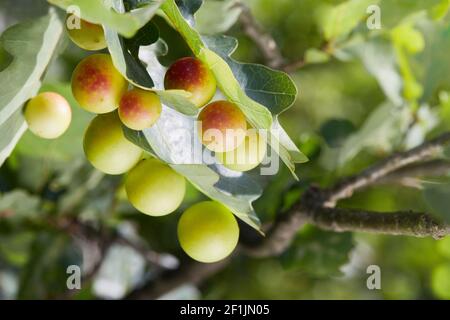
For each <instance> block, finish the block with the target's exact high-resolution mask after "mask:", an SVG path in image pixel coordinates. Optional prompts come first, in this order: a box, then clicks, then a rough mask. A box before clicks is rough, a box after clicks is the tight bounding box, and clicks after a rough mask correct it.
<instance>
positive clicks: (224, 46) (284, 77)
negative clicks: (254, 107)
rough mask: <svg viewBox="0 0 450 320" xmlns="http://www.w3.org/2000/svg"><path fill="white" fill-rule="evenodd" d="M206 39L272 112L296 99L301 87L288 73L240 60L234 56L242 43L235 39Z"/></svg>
mask: <svg viewBox="0 0 450 320" xmlns="http://www.w3.org/2000/svg"><path fill="white" fill-rule="evenodd" d="M202 39H203V41H204V42H205V45H206V46H207V47H208V48H209V49H211V50H212V51H214V52H216V53H217V54H218V55H219V56H220V57H221V58H222V59H223V60H224V61H225V62H226V63H227V64H228V65H229V66H230V68H231V70H232V71H233V75H234V77H235V78H236V80H237V81H238V82H239V84H240V86H241V88H243V89H244V90H245V93H246V94H247V95H248V96H249V97H250V98H252V99H253V100H255V101H256V102H259V103H260V104H262V105H264V106H265V107H267V108H268V109H269V110H270V112H271V113H272V114H275V115H276V114H280V113H282V112H283V111H285V110H286V109H287V108H289V107H290V106H291V105H292V104H293V103H294V102H295V99H296V98H297V87H296V86H295V84H294V82H293V81H292V79H291V77H290V76H289V75H288V74H286V73H284V72H282V71H278V70H273V69H270V68H268V67H266V66H263V65H260V64H254V63H240V62H237V61H236V60H234V59H232V58H231V57H230V56H231V55H232V54H233V52H234V51H235V50H236V48H237V46H238V42H237V40H236V39H235V38H232V37H228V36H203V37H202Z"/></svg>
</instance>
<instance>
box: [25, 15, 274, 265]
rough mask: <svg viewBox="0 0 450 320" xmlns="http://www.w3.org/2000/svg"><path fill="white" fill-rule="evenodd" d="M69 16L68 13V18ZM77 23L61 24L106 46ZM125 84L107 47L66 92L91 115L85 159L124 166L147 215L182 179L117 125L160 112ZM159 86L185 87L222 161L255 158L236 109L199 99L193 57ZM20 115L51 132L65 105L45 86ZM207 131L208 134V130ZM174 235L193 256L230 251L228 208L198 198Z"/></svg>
mask: <svg viewBox="0 0 450 320" xmlns="http://www.w3.org/2000/svg"><path fill="white" fill-rule="evenodd" d="M71 18H73V16H71V15H69V16H68V19H71ZM80 22H81V23H80V27H81V28H79V29H68V35H69V37H70V38H71V39H72V41H73V42H74V43H75V44H77V45H78V46H79V47H81V48H83V49H86V50H101V49H104V48H106V41H105V38H104V32H103V28H102V27H101V26H99V25H95V24H92V23H89V22H87V21H84V20H80ZM129 86H130V85H129V83H128V82H127V80H126V79H125V78H124V77H123V76H122V75H121V74H120V73H119V72H118V71H117V70H116V69H115V67H114V65H113V61H112V59H111V56H110V55H109V54H100V53H99V54H93V55H90V56H88V57H87V58H85V59H83V60H82V61H81V62H80V63H79V64H78V66H77V67H76V68H75V70H74V72H73V76H72V93H73V96H74V97H75V99H76V101H77V102H78V103H79V105H80V106H81V107H82V108H83V109H85V110H87V111H89V112H92V113H95V114H97V116H96V117H95V118H94V119H93V120H92V122H91V123H90V124H89V126H88V128H87V130H86V132H85V135H84V142H83V147H84V151H85V154H86V158H87V159H88V160H89V162H90V163H91V164H92V165H93V166H94V167H95V168H97V169H98V170H100V171H102V172H104V173H107V174H123V173H126V172H128V174H127V176H126V180H125V190H126V193H127V197H128V200H129V201H130V203H131V204H132V205H133V206H134V207H135V208H136V209H137V210H139V211H141V212H143V213H145V214H148V215H151V216H163V215H167V214H169V213H171V212H174V211H175V210H176V209H177V208H178V207H179V206H180V205H181V203H182V201H183V198H184V195H185V188H186V182H185V179H184V177H182V176H181V175H179V174H178V173H177V172H175V171H174V170H173V169H172V168H171V167H169V166H168V165H166V164H164V163H162V162H161V161H159V160H156V159H152V158H143V152H142V150H141V149H140V148H139V147H138V146H136V145H134V144H133V143H131V142H130V141H129V140H127V139H126V137H125V136H124V133H123V130H122V124H123V125H125V126H127V127H129V128H131V129H133V130H143V129H146V128H150V127H151V126H152V125H153V124H155V122H156V121H157V120H158V118H159V116H160V114H161V111H162V105H161V101H160V99H159V97H158V95H157V94H155V93H154V92H152V91H148V90H143V89H140V88H132V89H130V90H129ZM164 86H165V89H166V90H169V89H178V90H185V91H187V92H189V93H190V94H191V95H190V96H189V98H188V99H189V100H190V102H192V103H193V104H194V105H196V106H197V107H198V108H202V110H201V111H200V113H199V116H198V120H199V121H200V123H201V124H202V128H201V130H200V131H199V133H200V138H201V140H202V143H203V144H204V145H205V146H206V147H207V148H208V149H210V150H212V151H214V152H215V154H216V157H217V159H218V160H219V161H220V162H221V163H223V165H224V166H226V167H228V168H229V169H232V170H237V171H247V170H250V169H253V168H254V167H256V166H257V165H258V164H259V163H260V162H261V161H262V158H263V157H264V155H265V152H266V142H265V140H264V138H262V136H259V135H258V137H257V139H250V138H249V134H248V131H247V130H248V124H247V121H246V119H245V116H244V114H243V113H242V112H241V110H240V109H239V108H238V107H237V106H236V105H235V104H233V103H231V102H228V101H214V102H212V103H209V104H207V103H208V102H210V100H211V99H212V98H213V96H214V95H215V92H216V80H215V78H214V75H213V74H212V72H211V71H210V70H209V69H208V68H207V67H206V66H205V65H204V64H203V63H202V62H201V61H199V60H198V59H196V58H191V57H187V58H182V59H180V60H178V61H176V62H175V63H173V64H172V65H171V66H170V67H169V69H168V70H167V73H166V75H165V78H164ZM206 104H207V105H206ZM205 105H206V106H205ZM116 109H117V110H116ZM25 118H26V121H27V123H28V126H29V129H30V130H31V131H32V132H33V133H34V134H36V135H38V136H40V137H43V138H49V139H51V138H56V137H59V136H60V135H61V134H63V133H64V132H65V130H66V129H67V128H68V127H69V124H70V120H71V109H70V106H69V104H68V103H67V101H66V100H65V99H64V98H63V97H62V96H60V95H58V94H56V93H52V92H45V93H42V94H40V95H38V96H36V97H35V98H33V99H32V100H30V101H29V102H28V104H27V106H26V109H25ZM211 131H213V132H214V133H216V134H208V133H209V132H211ZM217 133H219V135H220V139H218V136H217ZM255 144H256V146H257V147H256V148H255ZM255 150H256V153H255ZM250 153H252V154H250ZM178 238H179V241H180V244H181V247H182V248H183V249H184V251H185V252H186V253H187V254H188V255H189V256H191V257H192V258H193V259H195V260H198V261H201V262H215V261H218V260H221V259H223V258H225V257H226V256H228V255H229V254H230V253H231V252H232V251H233V250H234V248H235V247H236V245H237V242H238V238H239V228H238V224H237V221H236V219H235V217H234V215H233V214H232V213H231V212H230V210H228V209H227V208H226V207H224V206H223V205H222V204H220V203H218V202H214V201H205V202H200V203H198V204H195V205H193V206H191V207H190V208H188V209H187V210H186V211H185V212H184V213H183V215H182V216H181V218H180V220H179V223H178Z"/></svg>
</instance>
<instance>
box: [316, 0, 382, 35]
mask: <svg viewBox="0 0 450 320" xmlns="http://www.w3.org/2000/svg"><path fill="white" fill-rule="evenodd" d="M378 2H379V0H347V1H345V2H342V3H340V4H338V5H336V6H331V5H324V6H323V7H322V8H321V9H320V10H319V13H318V20H319V25H320V26H321V28H322V30H323V33H324V36H325V39H327V40H330V39H336V38H338V37H342V36H345V35H347V34H348V33H349V32H350V31H352V30H353V29H354V28H355V27H356V26H357V25H358V24H359V23H360V22H361V21H362V20H363V18H364V17H365V16H366V15H367V13H366V10H367V7H369V6H370V5H374V4H377V3H378ZM382 12H383V11H382Z"/></svg>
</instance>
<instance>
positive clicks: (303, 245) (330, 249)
mask: <svg viewBox="0 0 450 320" xmlns="http://www.w3.org/2000/svg"><path fill="white" fill-rule="evenodd" d="M353 247H354V242H353V236H352V234H351V233H349V232H345V233H336V232H329V231H322V230H320V229H317V228H315V227H307V228H305V229H304V230H303V231H302V232H301V233H300V234H299V235H298V236H297V237H296V239H295V240H294V242H293V244H292V245H291V246H290V248H289V249H288V251H287V252H286V253H285V254H284V255H283V256H282V257H281V262H282V263H283V265H284V266H285V267H286V268H289V269H299V270H303V271H306V272H307V273H308V274H310V275H314V276H319V277H324V276H326V277H329V276H338V275H341V274H342V272H341V271H340V268H341V267H342V266H343V265H344V264H346V263H347V262H348V261H349V256H350V251H351V250H352V249H353Z"/></svg>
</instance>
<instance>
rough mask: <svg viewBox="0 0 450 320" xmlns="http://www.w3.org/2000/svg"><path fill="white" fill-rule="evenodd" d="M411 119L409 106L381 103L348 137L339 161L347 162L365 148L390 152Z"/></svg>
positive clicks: (341, 162)
mask: <svg viewBox="0 0 450 320" xmlns="http://www.w3.org/2000/svg"><path fill="white" fill-rule="evenodd" d="M410 119H411V111H410V109H409V108H407V107H405V106H402V107H396V106H394V105H392V104H391V103H390V102H385V103H383V104H381V105H380V106H379V107H378V108H376V109H375V110H374V111H372V113H371V114H370V115H369V117H368V118H367V119H366V121H365V122H364V124H363V125H362V127H361V128H360V129H359V130H358V131H356V132H355V133H353V134H352V135H350V136H349V137H348V139H346V141H345V142H344V144H343V145H342V147H341V149H340V152H339V163H340V164H341V165H342V164H344V163H346V162H347V161H348V160H350V159H352V158H353V157H354V156H356V155H357V154H358V153H359V152H360V151H362V150H363V149H365V148H373V149H378V150H383V151H385V152H390V151H391V150H392V149H393V148H394V146H395V145H396V144H397V143H399V141H400V139H401V137H402V134H403V133H404V132H405V131H406V130H407V128H408V125H409V123H410Z"/></svg>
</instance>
